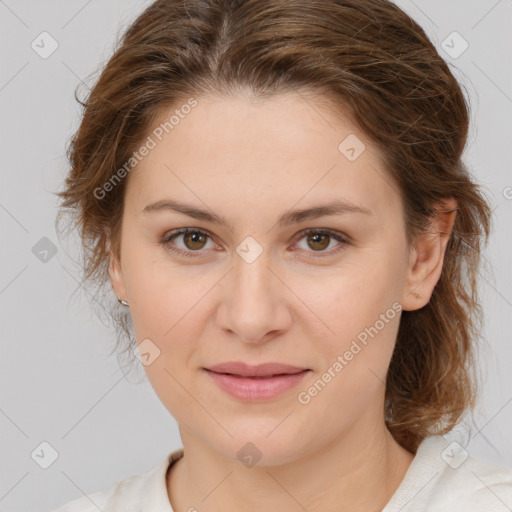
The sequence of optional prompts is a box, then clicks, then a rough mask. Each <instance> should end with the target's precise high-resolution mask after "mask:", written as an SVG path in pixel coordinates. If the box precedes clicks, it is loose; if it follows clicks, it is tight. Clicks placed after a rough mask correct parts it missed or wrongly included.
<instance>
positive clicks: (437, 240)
mask: <svg viewBox="0 0 512 512" xmlns="http://www.w3.org/2000/svg"><path fill="white" fill-rule="evenodd" d="M433 206H434V207H435V208H436V209H438V210H439V211H438V213H434V215H433V217H432V225H431V228H430V230H429V232H428V233H427V234H425V235H423V236H422V237H421V238H420V239H419V240H417V242H416V244H415V246H414V247H412V248H411V252H410V258H409V265H408V269H407V279H406V283H405V288H404V295H403V297H402V308H403V309H404V310H405V311H414V310H416V309H421V308H422V307H423V306H425V305H427V304H428V302H429V301H430V297H431V296H432V292H433V291H434V288H435V286H436V284H437V282H438V281H439V278H440V277H441V271H442V270H443V261H444V255H445V250H446V246H447V244H448V241H449V239H450V236H451V233H452V230H453V226H454V223H455V216H456V214H457V212H456V209H457V201H456V200H455V199H454V198H452V197H449V198H444V199H443V200H441V201H439V202H437V203H435V204H434V205H433Z"/></svg>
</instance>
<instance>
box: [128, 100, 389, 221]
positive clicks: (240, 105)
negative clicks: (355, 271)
mask: <svg viewBox="0 0 512 512" xmlns="http://www.w3.org/2000/svg"><path fill="white" fill-rule="evenodd" d="M195 100H196V102H197V103H196V104H195V106H194V107H191V108H187V109H183V110H182V111H180V104H177V105H174V106H173V107H172V108H169V109H166V110H165V111H162V112H161V115H159V116H158V118H157V119H156V121H155V122H154V123H153V126H152V127H151V131H150V132H149V133H148V136H149V137H150V138H151V139H152V141H153V144H152V145H153V148H152V149H151V150H150V151H149V154H147V156H145V157H144V158H143V159H142V161H141V162H140V163H139V164H138V165H137V166H136V167H135V169H134V170H133V171H132V172H131V176H130V179H129V186H128V190H127V202H128V201H130V202H135V203H136V207H137V208H138V209H139V210H141V209H142V208H144V206H145V205H146V204H148V203H149V202H152V201H157V200H160V199H165V198H166V197H174V198H176V197H181V198H183V197H184V196H186V197H187V198H188V199H192V200H195V201H196V203H197V204H200V201H203V202H204V203H206V204H207V205H209V206H212V208H213V206H218V207H219V208H223V209H226V207H228V206H229V205H231V204H233V205H238V206H245V207H246V208H247V207H249V205H250V207H251V208H259V209H260V210H266V209H268V208H269V207H270V206H271V205H276V207H279V208H281V209H284V208H286V207H289V208H290V207H291V206H293V205H294V204H296V203H297V202H298V201H300V206H303V207H305V206H308V205H309V204H313V203H314V202H318V200H324V199H332V198H342V199H345V200H348V201H352V202H354V203H358V204H362V205H364V206H366V207H368V208H371V209H372V210H374V211H375V212H376V213H379V211H383V210H386V209H389V208H390V207H393V205H395V204H396V203H397V201H398V200H399V194H398V190H397V187H396V186H395V184H394V183H393V182H392V179H391V177H390V176H388V175H387V172H386V171H385V169H384V167H383V163H382V159H381V156H380V153H379V152H378V150H377V148H376V147H375V146H374V145H373V144H372V143H371V142H370V140H369V139H368V137H367V136H366V135H365V134H364V133H363V132H362V131H361V130H360V129H359V128H357V126H356V125H355V124H354V123H353V122H352V121H351V120H350V118H349V117H348V116H347V115H343V114H342V113H341V112H340V111H338V110H334V108H329V107H328V106H327V104H326V103H325V102H322V101H318V100H317V99H315V98H314V97H311V96H310V95H309V96H306V95H303V94H295V93H294V94H282V95H276V96H273V97H271V98H268V99H264V100H261V99H259V100H255V99H253V98H250V97H248V96H244V95H237V96H208V97H199V98H195ZM185 112H186V113H185ZM189 202H190V201H189Z"/></svg>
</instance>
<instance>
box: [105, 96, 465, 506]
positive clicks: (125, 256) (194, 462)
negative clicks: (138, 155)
mask: <svg viewBox="0 0 512 512" xmlns="http://www.w3.org/2000/svg"><path fill="white" fill-rule="evenodd" d="M197 100H198V105H197V106H196V107H195V108H193V109H192V110H191V112H190V113H189V114H188V115H187V116H185V118H184V119H181V120H180V123H179V124H178V125H177V126H175V128H174V129H173V130H172V132H170V133H169V135H167V136H166V137H164V139H163V140H162V141H161V142H159V144H158V145H157V146H156V147H155V148H154V149H152V150H151V151H150V153H149V155H148V156H146V157H145V158H144V160H143V161H142V162H141V163H139V164H138V165H137V166H136V168H135V169H134V170H133V171H132V173H131V175H130V176H129V181H128V184H127V189H126V195H125V205H124V214H123V222H122V232H121V235H122V236H121V248H120V261H119V260H118V259H117V258H116V257H114V256H113V255H112V258H111V265H110V277H111V283H112V287H113V289H114V291H115V293H116V294H117V296H118V297H121V298H122V299H124V300H126V301H128V303H129V305H130V306H129V307H130V311H131V316H132V319H133V324H134V329H135V333H136V337H137V340H138V342H139V343H140V342H141V341H142V340H144V339H147V338H149V339H150V340H151V341H152V343H154V344H155V345H156V346H157V347H158V348H159V350H160V355H159V356H158V357H157V358H156V359H155V360H154V361H153V362H152V363H151V364H149V365H147V366H145V367H144V368H145V371H146V374H147V376H148V379H149V381H150V383H151V385H152V386H153V388H154V390H155V392H156V393H157V395H158V397H159V398H160V400H161V401H162V403H163V404H164V405H165V407H166V408H167V409H168V410H169V412H170V413H171V414H172V416H173V417H174V418H175V419H176V421H177V422H178V425H179V428H180V433H181V438H182V442H183V446H184V451H185V456H184V457H183V458H182V459H180V460H179V461H178V462H177V463H176V464H174V465H173V466H172V468H171V470H170V471H169V472H168V474H167V489H168V493H169V496H170V498H169V499H170V502H171V505H172V507H173V509H174V510H175V512H178V511H179V512H181V511H188V510H194V509H193V508H191V507H195V509H197V510H199V511H201V512H203V511H221V510H238V511H251V512H258V511H268V510H290V511H292V510H297V511H302V510H304V509H306V510H308V511H315V510H326V511H331V510H332V511H334V510H336V511H351V512H358V511H361V512H362V511H365V512H368V511H373V510H381V509H382V508H383V507H384V505H385V504H386V503H387V502H388V501H389V499H390V498H391V496H392V495H393V493H394V492H395V491H396V489H397V488H398V486H399V484H400V482H401V481H402V479H403V477H404V475H405V473H406V471H407V469H408V468H409V465H410V463H411V461H412V459H413V458H414V454H412V453H410V452H408V451H407V450H405V449H404V448H402V447H401V446H400V445H399V444H398V443H397V442H396V441H394V439H393V438H392V436H391V434H390V433H389V431H388V430H387V429H386V426H385V422H384V391H385V386H384V383H385V379H386V372H387V370H388V367H389V362H390V359H391V355H392V353H393V348H394V344H395V341H396V335H397V331H398V326H399V321H400V313H397V314H395V315H394V318H392V319H391V320H388V322H387V323H385V326H384V327H383V328H381V329H380V330H379V332H378V334H377V335H375V336H374V337H373V338H369V342H368V344H367V345H366V346H364V348H363V349H362V350H361V351H360V352H359V353H358V354H357V355H356V356H354V358H353V359H352V360H351V361H349V362H348V364H347V365H346V366H344V368H343V370H342V371H341V372H339V374H338V375H337V376H336V377H335V378H333V379H332V380H331V381H330V382H329V383H328V385H326V386H325V388H324V389H323V390H322V391H321V392H320V393H318V394H317V396H315V397H314V398H312V399H311V401H310V402H309V403H307V404H302V403H300V402H299V401H298V399H297V395H298V393H299V392H300V391H304V390H307V389H308V388H309V387H310V386H311V385H312V384H313V383H314V382H315V381H317V380H318V379H319V378H320V377H321V375H322V374H323V373H324V372H326V371H327V369H328V368H329V367H332V365H333V363H334V362H335V361H336V359H337V357H338V355H340V354H344V353H345V351H347V350H348V349H349V348H350V346H351V342H352V341H353V340H354V339H356V337H357V335H358V334H359V333H361V332H362V331H364V329H365V328H366V327H369V326H372V325H375V323H376V321H377V320H378V319H379V317H380V315H381V314H383V313H385V312H386V311H388V310H390V308H392V304H393V303H396V302H398V303H399V304H401V307H402V309H404V310H407V311H411V310H415V309H419V308H421V307H423V306H424V305H426V304H427V303H428V301H429V299H430V296H431V294H432V291H433V289H434V287H435V285H436V283H437V281H438V279H439V277H440V274H441V269H442V264H443V258H444V252H445V248H446V243H447V242H448V239H449V234H450V232H451V230H452V226H453V221H454V217H455V214H451V215H449V214H446V215H440V216H439V217H438V218H437V219H436V220H435V225H434V226H435V230H433V231H432V232H431V233H430V234H429V235H428V236H425V237H424V238H422V239H421V240H419V241H418V243H417V244H416V246H415V247H408V246H407V244H406V239H405V228H404V220H403V210H402V203H401V199H400V196H399V193H398V188H397V186H396V185H395V184H394V183H393V181H392V179H391V177H390V176H389V175H387V174H386V171H385V170H384V167H383V164H382V161H381V158H380V155H379V153H378V151H377V149H376V148H375V147H374V146H373V145H372V143H371V142H370V140H369V139H368V137H367V136H366V135H365V134H364V133H362V132H361V131H360V130H359V129H358V128H357V127H356V126H355V125H354V124H353V123H352V122H351V121H350V119H349V118H348V116H340V114H339V113H336V114H335V113H334V111H333V110H329V109H328V108H327V107H326V106H325V103H321V102H320V101H317V100H315V98H314V97H307V96H306V95H304V94H302V95H299V94H281V95H278V96H274V97H272V98H270V99H265V100H261V101H255V100H254V99H251V98H250V97H248V96H245V95H242V94H239V95H237V96H234V97H223V96H209V97H201V98H197ZM174 108H176V107H174ZM174 108H173V109H170V110H169V111H165V112H162V116H161V119H160V120H158V122H160V121H161V120H165V119H168V117H169V115H170V112H172V111H174ZM158 122H157V123H156V124H158ZM156 124H155V126H156ZM350 134H355V135H356V136H357V137H358V138H359V139H360V140H361V141H362V142H363V143H364V144H365V145H366V150H365V151H363V153H362V154H361V155H360V156H359V157H358V158H357V159H356V160H355V161H349V160H348V159H347V158H346V157H345V155H344V154H342V153H341V152H340V151H339V150H338V145H339V144H340V142H341V141H343V140H344V139H345V138H346V137H347V136H348V135H350ZM170 198H172V199H176V200H180V201H182V202H186V203H189V204H192V205H194V206H195V207H198V208H202V209H207V210H209V211H212V212H215V213H216V214H218V215H220V216H222V217H224V218H225V219H226V220H227V221H228V222H229V223H230V226H231V227H226V226H222V225H218V224H215V223H213V222H209V221H204V220H197V219H193V218H191V217H189V216H187V215H186V214H183V213H178V212H175V211H171V210H164V211H159V212H153V213H143V212H142V210H143V209H144V208H145V206H146V205H148V204H150V203H153V202H155V201H159V200H162V199H170ZM334 199H343V200H346V201H351V202H353V203H356V204H358V205H362V206H364V207H366V208H369V209H370V210H371V211H372V212H373V213H372V214H371V215H365V214H361V213H345V214H343V215H334V216H324V217H319V218H317V219H309V220H304V221H302V222H300V223H298V224H293V225H289V226H284V227H281V226H278V225H276V221H277V219H278V217H279V216H280V215H282V214H283V213H285V212H287V211H288V210H290V209H303V208H310V207H312V206H316V205H320V204H324V203H328V202H330V201H332V200H334ZM438 206H439V205H438ZM442 206H444V207H445V208H446V209H448V210H449V209H453V208H455V207H456V202H455V201H454V200H453V199H451V198H447V199H446V200H445V201H444V202H443V203H442ZM185 227H192V228H197V229H201V230H203V231H206V232H207V234H208V236H206V237H205V238H200V237H199V241H197V238H196V239H195V241H194V239H192V240H191V239H190V237H187V236H186V235H178V236H177V237H175V238H174V239H173V242H174V246H175V247H178V248H181V249H188V250H189V251H195V254H194V255H192V256H178V255H176V254H174V253H172V252H170V251H169V248H168V247H169V246H172V242H168V243H167V247H166V245H165V244H164V243H162V242H161V240H162V238H164V236H165V235H166V234H169V233H170V232H171V231H172V230H176V229H178V228H185ZM306 228H315V229H319V230H322V229H330V230H334V231H336V232H338V233H339V234H340V235H341V236H345V237H346V238H347V237H348V238H347V239H348V241H349V243H346V244H342V242H338V241H337V240H336V239H334V238H333V237H330V238H329V237H327V241H325V243H324V242H323V241H322V240H320V241H318V237H317V238H315V236H314V234H313V235H309V236H308V235H304V234H301V231H302V230H304V229H306ZM247 236H251V237H253V238H254V239H255V240H256V241H257V242H258V244H259V245H260V246H261V247H262V249H263V252H262V254H261V255H260V256H259V257H258V258H257V259H256V260H255V261H254V262H252V263H250V264H249V263H247V262H246V261H245V260H244V259H243V258H241V257H240V256H239V255H238V254H237V252H236V248H237V247H238V245H239V244H240V243H241V242H242V241H243V240H244V239H245V238H246V237H247ZM196 237H197V235H196ZM322 244H323V245H322ZM341 246H342V249H341V250H340V251H339V252H335V250H336V248H339V247H341ZM292 248H295V250H292ZM308 256H311V257H310V258H308ZM413 291H414V292H413ZM415 293H416V294H419V295H420V297H419V298H418V297H417V296H416V295H415ZM226 361H245V362H247V363H248V364H259V363H262V362H269V361H275V362H281V363H288V364H292V365H295V366H299V367H305V368H310V369H311V370H312V371H311V372H310V373H309V374H308V375H307V376H306V377H305V378H304V379H303V381H302V382H301V383H300V384H299V386H298V387H296V388H293V389H292V390H290V391H287V392H285V393H284V394H281V395H280V396H278V397H276V398H274V399H272V400H269V401H267V402H263V403H246V402H242V401H239V400H237V399H235V398H232V397H230V396H229V395H227V394H225V393H224V392H223V391H222V390H220V389H219V388H218V387H217V386H216V385H215V384H214V383H213V381H212V379H211V378H210V377H209V376H208V375H206V374H205V373H204V372H203V371H202V368H203V367H207V366H211V365H214V364H218V363H221V362H226ZM247 442H251V443H253V444H254V445H255V446H256V447H257V448H258V450H259V451H260V452H261V459H260V460H259V461H258V463H257V464H256V465H254V466H252V467H248V466H246V465H244V464H243V463H242V462H241V461H240V460H239V459H238V457H237V452H238V451H239V450H240V449H241V448H242V446H244V445H245V444H246V443H247ZM203 500H204V501H203Z"/></svg>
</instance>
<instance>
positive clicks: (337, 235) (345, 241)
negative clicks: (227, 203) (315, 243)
mask: <svg viewBox="0 0 512 512" xmlns="http://www.w3.org/2000/svg"><path fill="white" fill-rule="evenodd" d="M187 233H201V234H203V235H206V236H207V237H208V238H209V239H210V240H211V241H212V242H214V237H213V235H212V234H211V233H210V232H209V231H208V230H206V229H202V228H194V227H187V228H178V229H174V230H172V231H170V232H168V233H166V234H165V235H164V236H163V237H162V239H161V244H162V245H163V246H164V247H165V248H166V249H167V250H169V251H171V252H174V253H177V254H179V255H181V256H185V257H188V256H191V257H196V256H201V253H204V252H205V251H203V250H201V249H198V250H197V251H192V250H187V249H181V248H175V247H168V244H169V243H171V240H172V239H173V238H175V237H178V236H180V235H183V234H187ZM310 233H314V234H324V235H328V236H330V237H331V238H334V239H335V240H336V241H338V242H339V246H338V247H336V248H334V249H330V250H328V251H318V256H315V255H314V253H315V251H306V252H307V253H313V254H309V255H308V256H306V258H323V257H328V256H332V255H334V254H337V253H339V252H340V251H342V250H343V249H344V246H345V245H350V244H351V241H350V238H349V237H348V236H347V235H345V234H344V233H342V232H339V231H336V230H332V229H329V228H306V229H303V230H301V231H299V232H298V233H297V234H296V235H295V242H294V244H297V243H298V242H299V241H300V240H302V239H303V238H304V237H305V236H306V235H308V234H310ZM214 243H215V242H214ZM293 251H297V249H293Z"/></svg>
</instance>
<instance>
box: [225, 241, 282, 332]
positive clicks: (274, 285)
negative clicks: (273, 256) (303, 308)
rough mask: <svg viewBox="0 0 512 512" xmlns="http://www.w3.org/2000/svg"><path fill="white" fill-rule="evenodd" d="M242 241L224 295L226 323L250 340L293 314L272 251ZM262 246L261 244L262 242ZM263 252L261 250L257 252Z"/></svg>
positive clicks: (274, 329)
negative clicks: (273, 265) (285, 299)
mask: <svg viewBox="0 0 512 512" xmlns="http://www.w3.org/2000/svg"><path fill="white" fill-rule="evenodd" d="M251 244H253V242H252V241H249V242H248V245H244V243H242V244H240V246H239V247H238V248H237V253H238V254H237V255H235V258H234V263H233V269H232V271H231V272H230V273H229V279H230V284H229V286H228V287H227V289H226V292H227V293H226V296H224V297H223V311H224V314H223V315H222V316H221V323H222V327H223V328H225V329H228V330H230V331H233V332H235V333H236V334H238V336H239V338H240V339H241V340H243V341H246V342H257V341H261V340H262V339H264V338H265V339H266V336H265V335H266V334H267V333H269V332H270V331H279V330H282V329H284V328H285V327H286V322H287V321H288V320H289V315H287V314H286V313H285V309H286V308H285V304H284V303H283V299H284V297H282V293H281V291H280V289H279V287H280V286H283V285H282V283H281V281H280V280H279V279H278V278H277V277H276V276H275V275H274V273H273V272H272V271H271V270H270V267H271V261H270V255H269V254H268V253H267V252H266V251H263V250H261V251H256V246H255V245H252V246H251ZM260 247H261V246H260ZM257 252H259V254H258V253H257Z"/></svg>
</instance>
